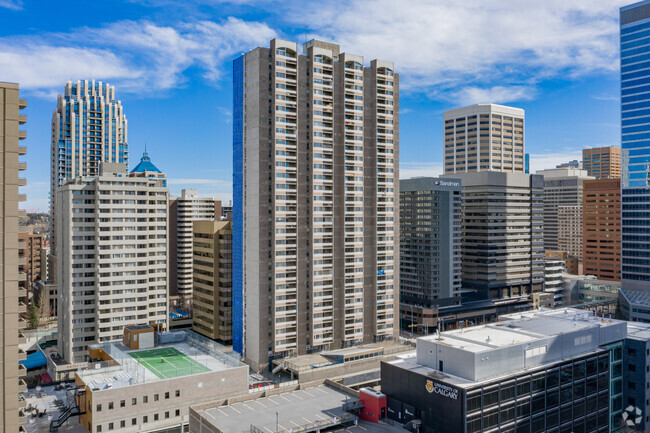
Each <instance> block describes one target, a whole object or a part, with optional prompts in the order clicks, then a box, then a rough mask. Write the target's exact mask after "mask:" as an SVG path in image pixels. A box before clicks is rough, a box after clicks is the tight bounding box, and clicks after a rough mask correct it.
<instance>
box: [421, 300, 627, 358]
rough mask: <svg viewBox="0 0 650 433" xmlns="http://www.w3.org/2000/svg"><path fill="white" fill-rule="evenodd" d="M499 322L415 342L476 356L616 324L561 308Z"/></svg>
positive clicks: (521, 314)
mask: <svg viewBox="0 0 650 433" xmlns="http://www.w3.org/2000/svg"><path fill="white" fill-rule="evenodd" d="M501 319H507V320H505V321H502V322H497V323H491V324H487V325H480V326H473V327H471V328H465V329H456V330H453V331H446V332H443V333H441V334H440V337H438V336H436V335H429V336H426V337H420V338H418V340H417V341H420V340H423V341H430V342H435V343H436V344H442V345H446V346H450V347H455V348H458V349H462V350H464V351H468V352H474V353H480V352H487V351H492V350H494V349H497V348H503V347H509V346H515V345H517V344H522V343H533V342H535V341H538V340H542V339H546V338H548V337H553V336H557V335H561V334H564V333H565V332H567V330H568V329H571V330H573V331H578V330H584V329H589V328H597V327H603V326H608V325H612V324H614V323H616V322H614V321H608V320H606V319H602V318H600V317H596V316H594V315H593V314H592V313H591V312H590V311H580V310H575V309H569V308H564V309H561V310H552V311H551V310H544V311H532V312H525V313H517V314H511V315H506V316H501Z"/></svg>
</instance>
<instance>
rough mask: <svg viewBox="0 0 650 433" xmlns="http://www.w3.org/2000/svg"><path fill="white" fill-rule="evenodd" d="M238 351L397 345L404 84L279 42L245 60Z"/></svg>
mask: <svg viewBox="0 0 650 433" xmlns="http://www.w3.org/2000/svg"><path fill="white" fill-rule="evenodd" d="M233 67H234V78H233V79H234V92H233V93H234V94H233V99H234V101H233V104H234V110H233V113H234V125H233V133H234V134H233V146H234V149H233V158H234V163H233V168H234V186H233V196H234V197H233V198H234V204H233V250H234V251H233V297H234V302H233V303H234V305H233V345H234V347H235V350H237V351H240V352H243V353H244V355H245V357H246V358H247V359H248V360H249V361H250V363H251V365H253V367H259V368H260V369H261V368H265V365H266V364H267V363H268V362H269V359H270V358H273V357H281V356H286V355H289V354H293V353H297V354H302V353H306V352H308V351H312V350H319V349H325V348H332V349H334V348H339V347H345V346H350V345H353V344H359V343H371V342H377V341H381V340H384V339H390V338H393V337H395V336H396V335H397V332H398V327H397V326H396V318H397V314H398V308H399V275H398V268H399V243H398V239H399V226H398V223H397V218H398V215H399V212H398V210H399V203H398V200H397V191H398V188H399V177H398V170H399V166H398V161H399V153H398V149H399V134H398V130H399V115H398V112H399V97H398V94H399V78H398V74H395V72H394V66H393V64H392V63H391V62H386V61H381V60H373V61H371V62H370V64H369V65H364V59H363V57H362V56H359V55H354V54H348V53H340V47H339V46H338V45H335V44H331V43H327V42H322V41H316V40H313V41H309V42H307V43H306V44H304V46H303V54H302V55H301V54H299V53H298V44H296V43H294V42H288V41H282V40H279V39H274V40H272V41H271V46H270V48H257V49H255V50H253V51H251V52H249V53H246V54H244V55H242V56H241V57H239V58H238V59H236V60H235V61H234V65H233Z"/></svg>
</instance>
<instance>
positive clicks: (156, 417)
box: [153, 413, 158, 421]
mask: <svg viewBox="0 0 650 433" xmlns="http://www.w3.org/2000/svg"><path fill="white" fill-rule="evenodd" d="M153 420H154V421H158V414H157V413H156V414H154V415H153Z"/></svg>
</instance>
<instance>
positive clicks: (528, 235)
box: [443, 171, 544, 300]
mask: <svg viewBox="0 0 650 433" xmlns="http://www.w3.org/2000/svg"><path fill="white" fill-rule="evenodd" d="M443 177H445V178H452V177H454V178H459V179H460V180H461V183H462V186H463V223H462V233H463V237H462V250H461V251H462V280H463V289H465V288H468V289H473V290H475V291H476V292H477V295H478V296H479V297H481V298H490V299H499V298H510V299H512V300H516V299H522V300H525V299H528V297H529V295H531V294H532V293H534V292H541V291H542V289H543V281H544V245H543V233H542V232H543V228H542V224H543V178H542V176H539V175H535V174H525V173H523V172H522V173H500V172H495V171H488V172H478V173H456V174H454V175H444V176H443Z"/></svg>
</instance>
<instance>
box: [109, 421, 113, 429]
mask: <svg viewBox="0 0 650 433" xmlns="http://www.w3.org/2000/svg"><path fill="white" fill-rule="evenodd" d="M108 429H109V430H113V423H112V422H109V423H108Z"/></svg>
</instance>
